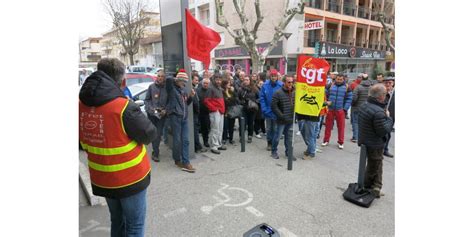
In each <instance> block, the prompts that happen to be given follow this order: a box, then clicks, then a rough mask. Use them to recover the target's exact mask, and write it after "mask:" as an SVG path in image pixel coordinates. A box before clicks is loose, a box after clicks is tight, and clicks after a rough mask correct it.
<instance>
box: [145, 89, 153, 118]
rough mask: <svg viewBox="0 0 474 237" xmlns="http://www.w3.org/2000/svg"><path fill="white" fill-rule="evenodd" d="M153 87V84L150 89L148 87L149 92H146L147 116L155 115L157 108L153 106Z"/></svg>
mask: <svg viewBox="0 0 474 237" xmlns="http://www.w3.org/2000/svg"><path fill="white" fill-rule="evenodd" d="M151 86H153V84H151V85H150V87H148V90H147V91H146V96H145V101H144V102H145V111H146V112H147V114H153V113H154V111H155V106H154V105H153V103H152V99H151Z"/></svg>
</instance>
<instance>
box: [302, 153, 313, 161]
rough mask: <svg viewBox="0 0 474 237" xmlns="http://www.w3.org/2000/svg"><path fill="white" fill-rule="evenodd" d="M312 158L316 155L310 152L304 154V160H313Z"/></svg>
mask: <svg viewBox="0 0 474 237" xmlns="http://www.w3.org/2000/svg"><path fill="white" fill-rule="evenodd" d="M312 159H314V156H310V155H309V154H308V155H306V154H305V155H304V156H303V160H312Z"/></svg>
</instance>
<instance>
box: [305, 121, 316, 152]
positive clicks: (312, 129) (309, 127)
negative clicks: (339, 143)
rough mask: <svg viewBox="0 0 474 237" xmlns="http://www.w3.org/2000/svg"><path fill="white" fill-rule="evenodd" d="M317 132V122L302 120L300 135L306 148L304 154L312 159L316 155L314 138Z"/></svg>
mask: <svg viewBox="0 0 474 237" xmlns="http://www.w3.org/2000/svg"><path fill="white" fill-rule="evenodd" d="M318 132H319V122H314V121H310V120H304V123H303V130H302V131H301V135H302V136H303V141H304V143H305V144H306V146H307V147H308V148H307V150H306V152H307V153H308V154H309V156H311V157H314V156H315V155H316V136H317V134H318Z"/></svg>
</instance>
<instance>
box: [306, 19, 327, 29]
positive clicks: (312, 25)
mask: <svg viewBox="0 0 474 237" xmlns="http://www.w3.org/2000/svg"><path fill="white" fill-rule="evenodd" d="M322 28H324V21H323V20H320V21H311V22H305V23H304V30H317V29H322Z"/></svg>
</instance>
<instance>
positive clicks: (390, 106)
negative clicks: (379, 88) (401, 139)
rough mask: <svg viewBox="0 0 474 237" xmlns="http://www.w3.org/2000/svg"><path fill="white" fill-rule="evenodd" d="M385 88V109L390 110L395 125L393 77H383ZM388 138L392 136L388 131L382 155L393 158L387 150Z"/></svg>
mask: <svg viewBox="0 0 474 237" xmlns="http://www.w3.org/2000/svg"><path fill="white" fill-rule="evenodd" d="M384 84H385V88H387V98H386V103H387V106H386V108H385V109H386V110H388V112H390V118H392V120H393V125H395V90H394V84H395V77H387V78H385V79H384ZM390 138H392V133H391V132H389V133H388V134H387V142H386V143H385V148H384V151H383V155H384V156H387V157H390V158H393V153H390V151H389V150H388V144H389V143H390Z"/></svg>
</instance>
